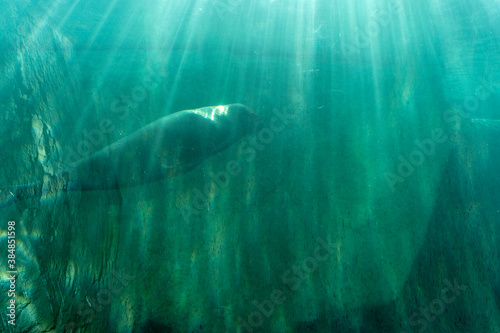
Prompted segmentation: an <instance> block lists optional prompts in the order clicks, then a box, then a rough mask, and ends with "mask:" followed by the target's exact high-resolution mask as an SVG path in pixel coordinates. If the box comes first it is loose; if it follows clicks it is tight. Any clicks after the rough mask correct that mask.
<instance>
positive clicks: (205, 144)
mask: <svg viewBox="0 0 500 333" xmlns="http://www.w3.org/2000/svg"><path fill="white" fill-rule="evenodd" d="M259 125H260V123H259V118H258V117H257V115H256V114H255V113H253V112H252V111H251V110H250V109H249V108H248V107H247V106H245V105H242V104H230V105H222V106H211V107H204V108H200V109H196V110H184V111H179V112H175V113H172V114H170V115H168V116H165V117H163V118H160V119H158V120H156V121H154V122H152V123H150V124H148V125H146V126H144V127H143V128H141V129H139V130H137V131H136V132H134V133H132V134H130V135H128V136H127V137H125V138H123V139H120V140H118V141H117V142H115V143H113V144H111V145H109V146H107V147H105V148H103V149H101V150H99V151H97V152H95V153H93V154H91V155H89V156H88V157H86V158H83V159H82V160H80V161H78V162H74V163H68V165H66V169H65V170H64V171H63V172H62V173H61V174H60V175H58V176H57V177H55V180H54V181H53V182H54V183H61V179H63V178H66V179H69V185H68V186H67V187H66V189H67V190H70V191H86V190H111V189H119V188H122V187H128V186H134V185H140V184H144V183H150V182H153V181H158V180H161V179H165V178H167V177H170V176H174V175H176V174H179V173H183V172H186V171H189V170H191V169H193V168H195V167H196V166H198V165H199V164H200V163H201V162H203V161H204V160H205V159H206V158H208V157H210V156H212V155H214V154H216V153H219V152H221V151H223V150H225V149H227V148H228V147H229V146H231V145H232V144H234V143H236V142H237V141H239V140H240V139H241V138H242V137H243V136H245V135H247V134H250V133H252V132H255V131H256V130H257V129H258V126H259ZM41 186H42V182H37V183H33V184H29V185H21V186H15V187H11V188H4V189H3V190H0V206H7V205H9V204H12V203H13V202H15V201H16V200H21V199H24V198H27V197H31V196H34V195H33V193H35V192H38V193H40V190H38V191H36V188H37V187H38V188H41ZM53 187H54V186H46V184H45V185H44V188H53ZM55 187H59V186H58V185H55ZM44 192H46V190H44ZM27 193H30V194H27ZM43 194H44V193H42V195H43Z"/></svg>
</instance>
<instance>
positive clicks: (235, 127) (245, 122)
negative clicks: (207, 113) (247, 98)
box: [214, 104, 262, 136]
mask: <svg viewBox="0 0 500 333" xmlns="http://www.w3.org/2000/svg"><path fill="white" fill-rule="evenodd" d="M214 111H215V113H217V115H218V116H221V117H223V118H225V120H226V121H228V122H229V123H231V129H232V131H231V132H233V133H235V134H236V133H237V134H238V136H243V135H246V134H251V133H254V132H256V131H258V130H260V129H261V128H262V122H261V121H260V119H259V117H258V116H257V115H256V114H255V113H254V112H253V111H252V110H251V109H250V108H249V107H248V106H246V105H243V104H229V105H221V106H217V107H215V108H214Z"/></svg>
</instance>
